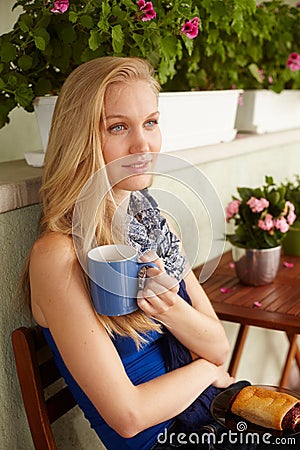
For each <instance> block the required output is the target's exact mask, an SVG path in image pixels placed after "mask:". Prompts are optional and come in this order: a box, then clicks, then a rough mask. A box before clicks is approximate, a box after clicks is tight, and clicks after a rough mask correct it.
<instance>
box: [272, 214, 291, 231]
mask: <svg viewBox="0 0 300 450" xmlns="http://www.w3.org/2000/svg"><path fill="white" fill-rule="evenodd" d="M274 227H275V228H276V229H277V230H280V231H281V233H286V232H287V231H288V229H289V224H288V223H287V221H286V219H285V218H284V217H280V219H275V220H274Z"/></svg>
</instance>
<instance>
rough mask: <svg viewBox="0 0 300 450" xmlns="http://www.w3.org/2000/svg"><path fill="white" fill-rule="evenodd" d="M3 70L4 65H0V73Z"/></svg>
mask: <svg viewBox="0 0 300 450" xmlns="http://www.w3.org/2000/svg"><path fill="white" fill-rule="evenodd" d="M3 69H4V64H2V63H0V73H1V72H2V71H3Z"/></svg>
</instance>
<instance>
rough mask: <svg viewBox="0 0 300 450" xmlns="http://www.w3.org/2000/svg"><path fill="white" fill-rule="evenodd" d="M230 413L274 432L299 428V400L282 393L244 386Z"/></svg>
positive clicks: (234, 400)
mask: <svg viewBox="0 0 300 450" xmlns="http://www.w3.org/2000/svg"><path fill="white" fill-rule="evenodd" d="M230 409H231V412H232V413H233V414H236V415H237V416H240V417H242V418H243V419H246V420H248V421H249V422H252V423H255V424H256V425H260V426H262V427H265V428H273V429H275V430H289V431H290V430H293V431H298V429H299V428H300V400H299V399H298V398H296V397H294V396H292V395H289V394H285V393H283V392H276V391H272V390H270V389H266V388H262V387H258V386H246V387H244V388H243V389H241V390H240V391H239V393H238V394H237V395H236V397H235V398H234V399H233V402H232V404H231V408H230Z"/></svg>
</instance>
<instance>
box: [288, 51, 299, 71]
mask: <svg viewBox="0 0 300 450" xmlns="http://www.w3.org/2000/svg"><path fill="white" fill-rule="evenodd" d="M286 65H287V67H289V68H290V70H291V71H292V72H295V71H296V70H300V54H299V53H297V52H293V53H291V54H290V55H289V57H288V60H287V63H286Z"/></svg>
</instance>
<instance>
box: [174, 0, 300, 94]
mask: <svg viewBox="0 0 300 450" xmlns="http://www.w3.org/2000/svg"><path fill="white" fill-rule="evenodd" d="M193 3H194V4H195V5H197V7H198V10H199V17H200V18H201V23H202V29H201V33H200V34H199V38H198V39H197V45H196V46H194V48H193V51H192V55H191V57H187V56H186V55H185V56H184V58H183V59H181V60H178V61H177V62H176V69H177V71H176V75H175V77H174V78H173V79H172V80H169V83H168V85H169V88H171V87H172V86H173V85H175V84H177V83H178V81H179V82H180V80H183V82H182V88H183V89H186V85H187V82H188V85H189V87H190V89H201V90H208V89H232V88H237V89H270V90H273V91H274V92H277V93H279V92H281V91H282V90H283V89H300V3H299V2H298V3H297V4H296V5H295V6H291V5H289V4H287V2H285V1H284V0H269V1H264V2H262V3H260V4H258V5H256V4H255V2H254V1H252V0H249V1H246V2H243V1H240V2H238V3H237V2H235V1H232V0H224V1H222V2H219V1H214V0H196V1H195V2H193Z"/></svg>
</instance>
